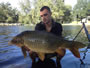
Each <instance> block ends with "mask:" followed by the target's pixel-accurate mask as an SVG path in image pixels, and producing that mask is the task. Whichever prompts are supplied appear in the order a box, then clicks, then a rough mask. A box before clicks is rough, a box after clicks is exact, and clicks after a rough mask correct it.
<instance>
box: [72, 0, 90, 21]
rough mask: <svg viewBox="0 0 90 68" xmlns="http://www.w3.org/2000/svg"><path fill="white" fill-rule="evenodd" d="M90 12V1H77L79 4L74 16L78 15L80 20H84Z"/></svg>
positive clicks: (76, 6)
mask: <svg viewBox="0 0 90 68" xmlns="http://www.w3.org/2000/svg"><path fill="white" fill-rule="evenodd" d="M88 10H90V0H77V4H76V5H75V7H74V9H73V13H74V16H76V15H77V14H78V16H79V20H80V18H81V17H82V18H84V17H86V16H87V13H89V12H88Z"/></svg>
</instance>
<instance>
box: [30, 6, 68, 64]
mask: <svg viewBox="0 0 90 68" xmlns="http://www.w3.org/2000/svg"><path fill="white" fill-rule="evenodd" d="M51 15H52V13H51V10H50V8H49V7H48V6H43V7H42V8H41V9H40V16H41V20H42V21H41V22H40V23H38V24H37V25H36V27H35V30H37V31H46V32H50V33H52V34H54V35H56V36H58V37H62V25H61V24H59V23H57V22H55V21H54V20H53V19H52V17H51ZM59 50H60V51H61V54H60V55H59V59H57V61H58V63H57V64H60V63H59V61H60V60H61V59H62V57H63V56H64V55H65V52H66V50H65V49H62V48H59ZM34 55H35V53H32V54H31V57H32V58H34ZM56 55H57V54H56V53H54V54H46V55H45V58H51V57H53V56H56Z"/></svg>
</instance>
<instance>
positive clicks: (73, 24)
mask: <svg viewBox="0 0 90 68" xmlns="http://www.w3.org/2000/svg"><path fill="white" fill-rule="evenodd" d="M62 25H63V26H69V25H72V26H76V25H82V23H64V24H62ZM85 25H90V23H85ZM0 26H35V24H21V23H0Z"/></svg>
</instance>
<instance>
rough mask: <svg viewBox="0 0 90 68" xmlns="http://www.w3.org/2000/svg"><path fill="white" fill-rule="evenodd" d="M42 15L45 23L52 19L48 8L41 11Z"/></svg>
mask: <svg viewBox="0 0 90 68" xmlns="http://www.w3.org/2000/svg"><path fill="white" fill-rule="evenodd" d="M40 16H41V19H42V22H43V23H44V24H48V23H49V22H50V21H51V12H49V11H48V10H47V9H44V10H43V11H40Z"/></svg>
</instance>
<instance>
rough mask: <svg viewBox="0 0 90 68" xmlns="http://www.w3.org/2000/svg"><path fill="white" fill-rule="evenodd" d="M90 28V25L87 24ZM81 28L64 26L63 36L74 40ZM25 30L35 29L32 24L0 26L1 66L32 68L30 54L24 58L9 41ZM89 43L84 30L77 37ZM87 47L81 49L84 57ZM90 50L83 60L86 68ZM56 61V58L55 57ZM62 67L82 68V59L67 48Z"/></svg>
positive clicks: (1, 67) (7, 67) (89, 65)
mask: <svg viewBox="0 0 90 68" xmlns="http://www.w3.org/2000/svg"><path fill="white" fill-rule="evenodd" d="M87 27H88V30H90V26H87ZM80 29H81V26H63V30H64V31H63V36H64V37H65V38H66V39H68V40H72V39H73V38H74V37H75V36H76V34H77V33H78V32H79V30H80ZM25 30H34V27H31V26H0V68H31V63H32V61H31V59H30V58H29V55H28V56H27V57H26V58H25V59H24V56H23V54H22V52H21V49H20V48H19V47H16V46H9V45H8V41H9V40H11V39H12V37H13V36H15V35H17V34H18V33H20V32H22V31H25ZM75 40H76V41H80V42H82V43H85V44H86V45H88V39H87V37H86V35H85V32H84V30H82V32H81V33H80V34H79V36H78V37H77V38H76V39H75ZM84 52H85V48H83V49H80V55H81V58H83V56H84V54H83V53H84ZM89 56H90V50H89V49H88V51H87V54H86V58H85V59H84V60H83V61H84V62H85V64H86V65H84V66H83V65H82V67H84V68H89V67H90V62H89V61H90V59H89ZM53 60H54V61H55V58H53ZM61 65H62V68H80V60H79V59H78V58H76V57H74V56H73V54H72V53H71V52H70V51H69V50H67V51H66V55H65V56H64V57H63V59H62V60H61Z"/></svg>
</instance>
